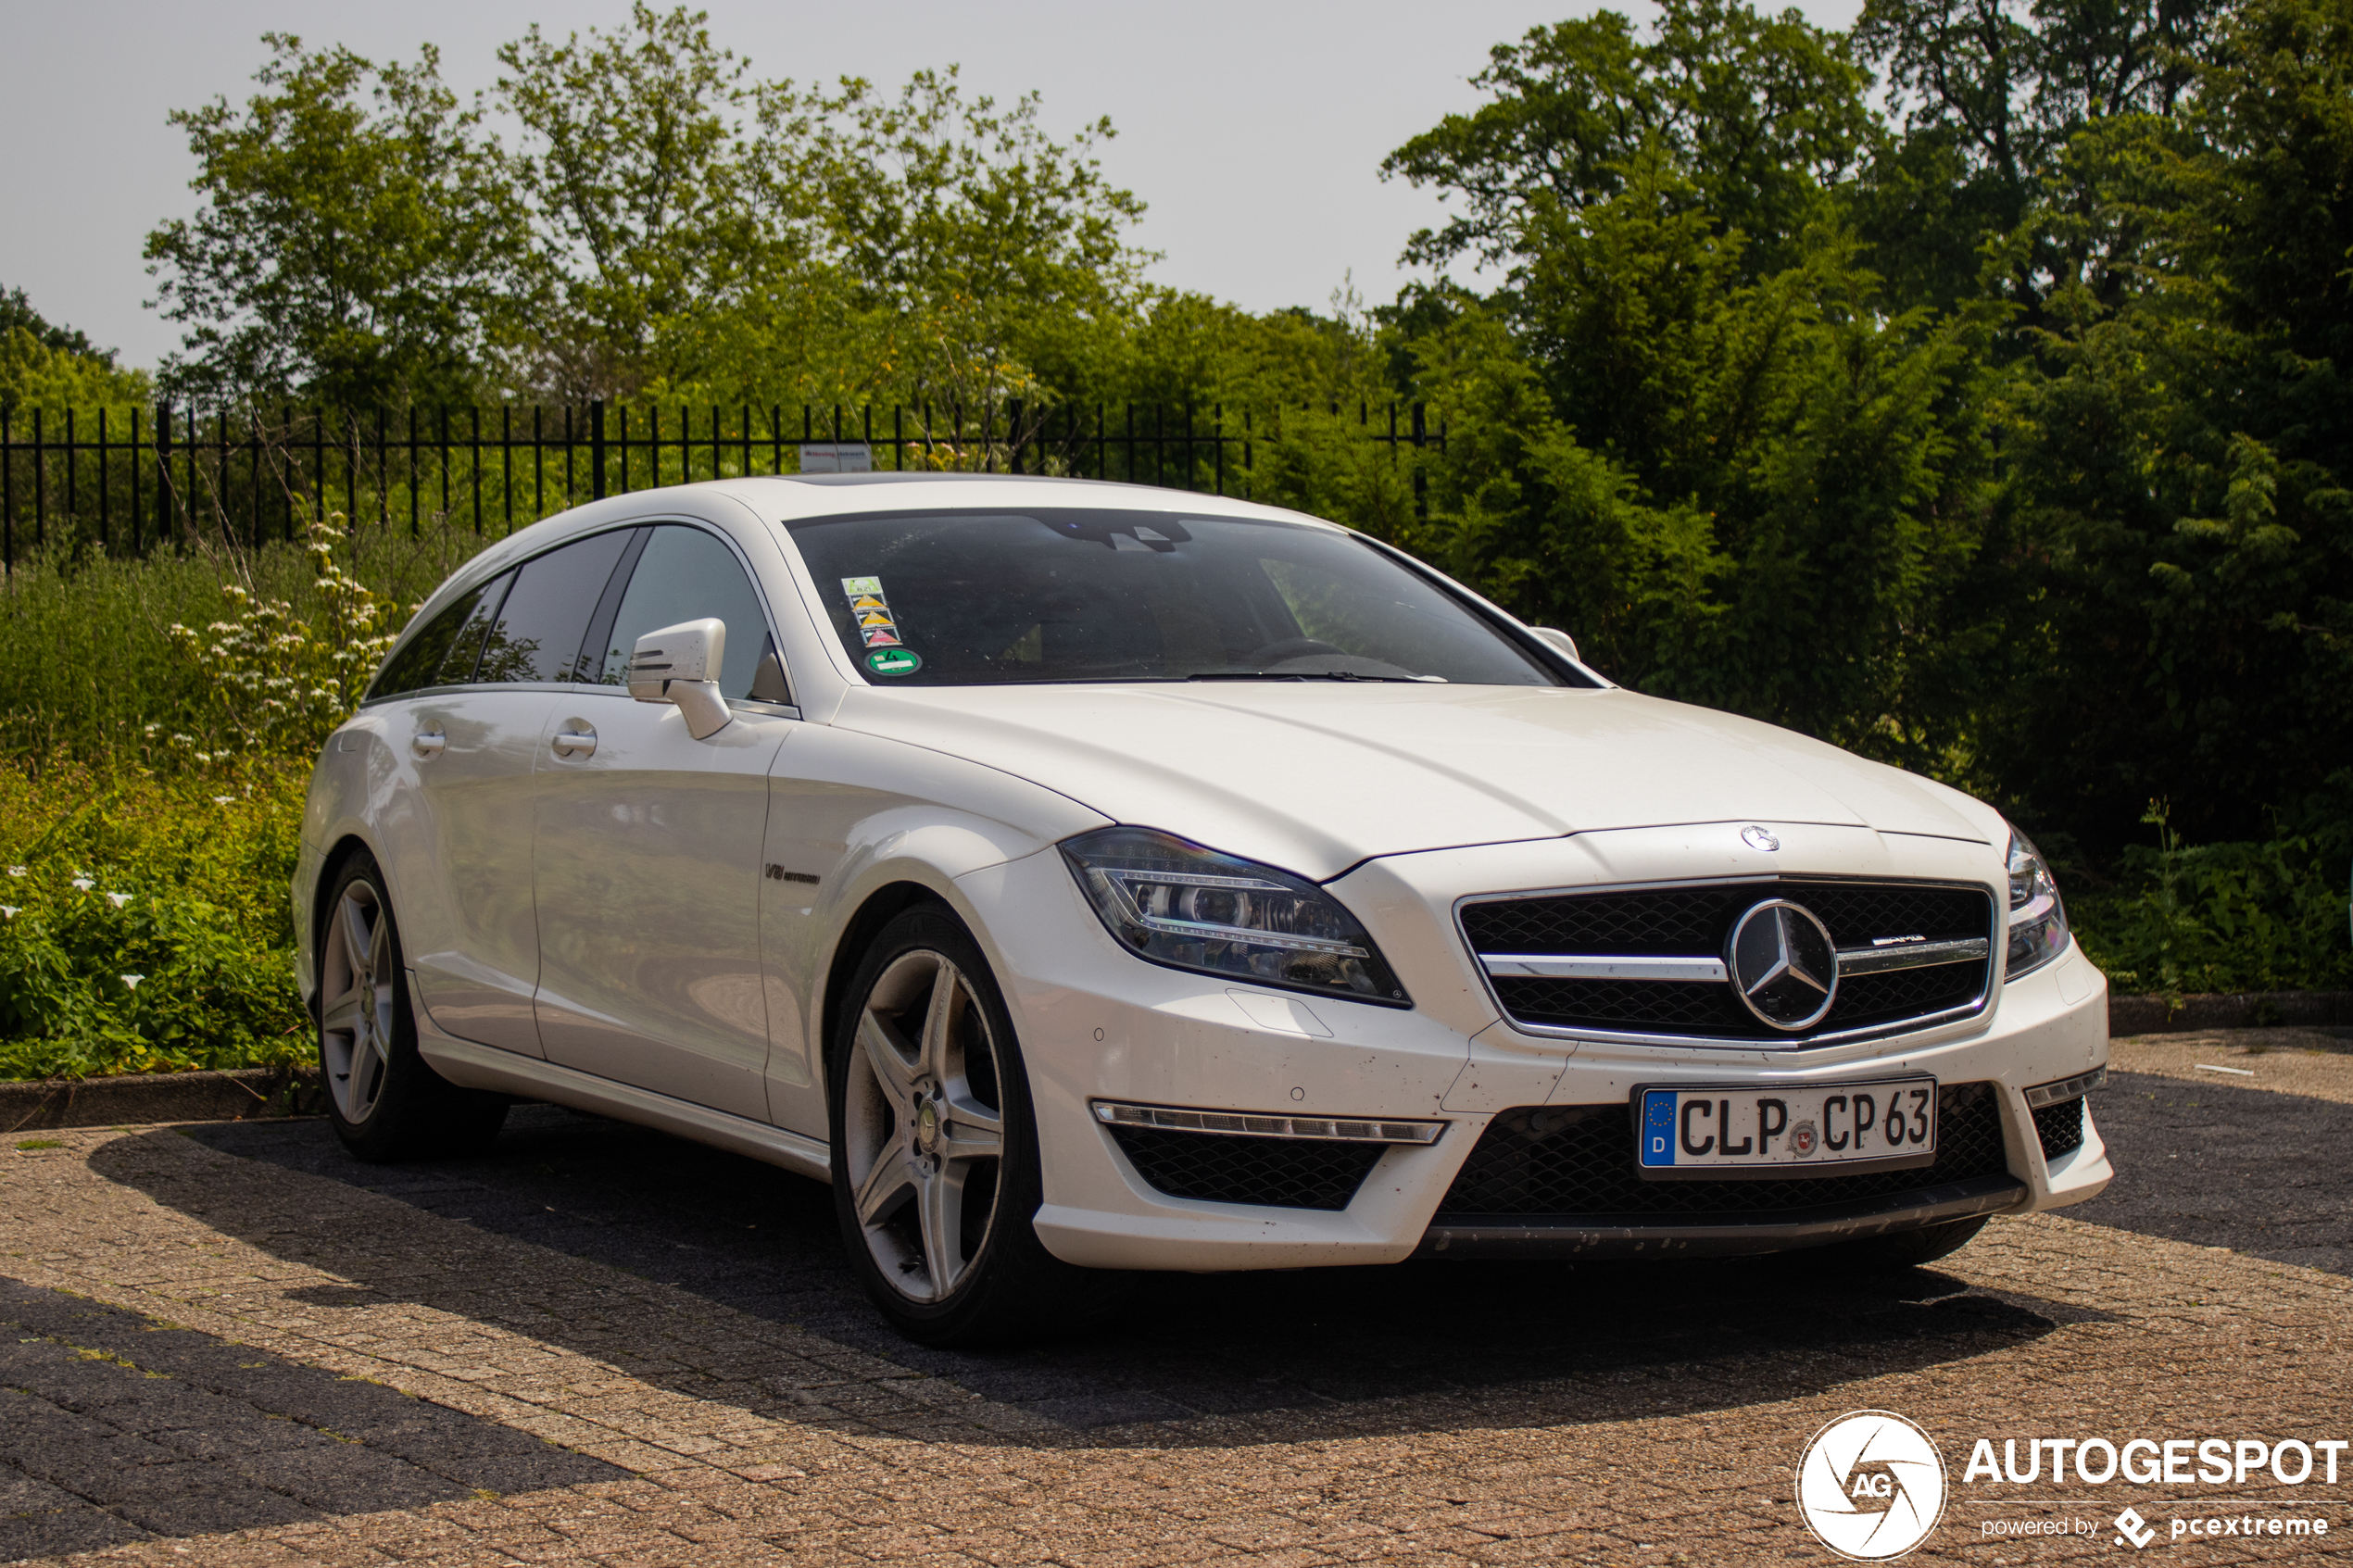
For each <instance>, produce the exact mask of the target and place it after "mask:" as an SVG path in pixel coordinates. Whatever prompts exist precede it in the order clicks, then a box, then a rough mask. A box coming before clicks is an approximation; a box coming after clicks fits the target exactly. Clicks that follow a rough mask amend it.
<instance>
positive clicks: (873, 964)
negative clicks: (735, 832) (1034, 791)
mask: <svg viewBox="0 0 2353 1568" xmlns="http://www.w3.org/2000/svg"><path fill="white" fill-rule="evenodd" d="M842 1001H843V1005H842V1008H841V1010H840V1011H839V1012H837V1013H836V1014H835V1015H834V1023H833V1027H832V1030H831V1037H830V1039H829V1040H828V1042H827V1045H828V1049H827V1051H826V1060H825V1068H826V1072H825V1077H826V1087H827V1099H828V1102H829V1106H828V1109H829V1110H830V1113H831V1118H832V1131H833V1161H834V1173H833V1174H834V1210H835V1213H836V1214H837V1216H838V1218H839V1220H840V1223H841V1234H842V1241H843V1243H844V1245H845V1246H847V1248H849V1260H850V1266H851V1268H852V1269H854V1270H855V1271H856V1272H857V1273H858V1274H859V1276H860V1278H861V1279H862V1280H863V1281H864V1283H865V1286H866V1294H867V1296H868V1297H869V1298H871V1299H872V1300H873V1301H874V1303H875V1306H876V1307H877V1308H879V1309H881V1311H882V1314H883V1316H885V1317H886V1318H887V1319H889V1320H890V1323H891V1326H893V1327H894V1328H896V1329H898V1330H899V1332H900V1333H901V1334H903V1335H905V1336H907V1337H909V1338H910V1339H913V1340H917V1341H919V1342H921V1343H923V1344H926V1345H970V1344H978V1343H986V1342H990V1341H997V1342H1001V1341H1005V1340H1010V1339H1024V1338H1036V1337H1038V1336H1048V1335H1052V1334H1055V1333H1057V1332H1060V1331H1063V1330H1066V1329H1068V1328H1071V1327H1073V1326H1075V1325H1076V1324H1078V1323H1084V1322H1087V1321H1088V1320H1090V1319H1092V1318H1094V1317H1096V1316H1098V1315H1100V1314H1101V1312H1103V1311H1107V1310H1108V1309H1109V1308H1110V1307H1111V1305H1112V1304H1113V1302H1114V1298H1115V1297H1116V1294H1117V1292H1118V1289H1119V1286H1120V1285H1121V1283H1122V1279H1121V1276H1120V1275H1117V1274H1114V1273H1103V1272H1101V1271H1096V1270H1088V1269H1078V1268H1073V1267H1072V1266H1071V1265H1069V1264H1068V1263H1065V1262H1063V1261H1061V1260H1060V1259H1058V1258H1056V1257H1055V1256H1054V1255H1053V1254H1052V1253H1051V1252H1049V1251H1047V1250H1046V1248H1045V1244H1044V1243H1043V1242H1041V1241H1039V1240H1038V1231H1037V1227H1036V1226H1035V1225H1034V1224H1033V1223H1032V1222H1033V1221H1034V1220H1035V1219H1036V1217H1037V1214H1038V1206H1039V1204H1040V1203H1042V1202H1043V1201H1044V1198H1043V1184H1042V1182H1041V1181H1040V1179H1039V1174H1038V1133H1037V1121H1036V1118H1035V1115H1034V1113H1033V1110H1032V1108H1031V1105H1030V1099H1029V1080H1028V1078H1027V1076H1026V1072H1025V1069H1024V1068H1023V1065H1022V1054H1021V1044H1020V1042H1019V1041H1018V1040H1017V1039H1015V1038H1014V1035H1013V1018H1012V1016H1011V1015H1010V1014H1009V1013H1008V1012H1007V1011H1006V1010H1005V1000H1004V997H1003V995H1002V994H1001V993H1000V991H999V990H998V988H997V981H996V977H995V976H994V975H992V974H991V973H990V972H989V969H988V959H987V958H986V957H985V956H983V954H982V953H981V950H980V945H979V944H978V943H976V942H975V941H974V940H973V938H972V934H971V933H970V932H968V931H966V930H965V929H964V926H963V922H960V921H959V920H957V919H956V917H955V916H954V915H953V914H951V913H950V911H949V910H948V909H945V908H943V907H941V906H939V905H937V904H920V905H917V906H916V907H915V908H913V909H908V910H906V911H905V912H904V913H901V914H900V915H899V916H897V917H896V918H895V919H893V920H892V921H891V922H889V923H888V924H887V925H886V926H884V927H883V928H882V930H881V931H880V932H879V933H877V934H876V935H875V938H874V940H873V942H872V944H871V945H870V946H869V947H867V948H866V951H865V954H864V956H863V958H862V961H861V962H860V963H859V965H858V968H857V971H856V972H855V973H854V974H853V975H852V976H851V977H850V980H849V985H848V986H846V987H845V988H844V990H843V992H842ZM1088 1133H1089V1134H1092V1133H1093V1129H1092V1128H1091V1127H1089V1128H1088Z"/></svg>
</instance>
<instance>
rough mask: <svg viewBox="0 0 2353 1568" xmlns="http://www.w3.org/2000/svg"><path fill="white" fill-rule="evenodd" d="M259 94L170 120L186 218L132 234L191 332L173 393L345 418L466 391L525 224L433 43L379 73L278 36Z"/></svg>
mask: <svg viewBox="0 0 2353 1568" xmlns="http://www.w3.org/2000/svg"><path fill="white" fill-rule="evenodd" d="M263 41H264V42H265V43H266V44H268V45H269V46H270V49H271V56H272V57H271V60H270V61H269V62H268V63H267V64H265V65H264V66H263V67H262V68H261V69H260V70H259V71H258V73H257V74H256V76H255V79H254V80H255V81H256V82H258V83H259V84H260V85H261V87H262V89H263V91H261V92H260V93H258V94H255V95H254V96H253V97H252V98H250V99H249V100H247V102H246V103H245V105H244V107H242V108H239V107H232V106H231V105H230V104H229V102H228V101H227V100H226V99H217V100H215V101H214V102H213V103H211V104H209V105H207V106H205V107H201V108H195V109H182V110H175V111H174V112H173V113H172V115H171V116H170V119H171V123H173V124H174V125H177V126H179V127H181V128H182V130H184V131H185V132H187V133H188V145H189V150H190V151H192V152H193V153H194V154H195V157H196V160H197V165H198V169H197V173H196V177H195V180H194V181H193V182H191V188H192V189H194V190H195V191H197V192H199V193H201V194H202V195H203V197H204V206H203V208H202V209H201V210H200V211H199V212H198V213H197V215H196V216H195V217H194V218H190V219H173V220H170V221H168V222H166V223H164V224H163V225H161V226H160V227H159V228H157V229H156V230H155V232H152V233H150V234H149V235H148V236H147V243H146V256H147V259H148V261H149V263H150V266H149V269H148V270H149V271H150V272H151V273H152V274H154V275H156V277H157V302H156V303H157V306H158V307H160V308H161V309H162V311H163V313H164V315H165V316H166V317H167V318H169V319H170V320H174V321H179V322H182V323H183V324H185V325H186V326H187V328H188V334H187V339H186V346H185V349H184V351H183V352H182V354H181V355H179V356H175V357H173V358H171V359H170V360H169V361H167V363H166V365H165V369H164V382H165V385H166V387H167V388H168V389H169V390H171V391H174V392H177V393H180V394H182V395H188V396H194V397H198V398H203V399H206V400H208V401H216V402H217V401H220V400H223V399H228V398H233V397H237V396H243V395H265V396H281V395H288V394H300V395H305V396H307V397H313V398H318V399H321V400H323V401H328V402H333V403H345V404H364V403H370V402H379V401H386V400H399V399H404V398H406V399H420V400H438V399H445V398H456V397H459V396H461V395H463V394H464V393H465V392H466V391H468V390H469V389H470V388H472V386H473V385H474V384H475V378H476V376H477V374H478V370H479V367H480V366H481V364H482V362H483V354H484V347H485V345H486V342H487V340H488V337H489V335H490V333H491V332H492V330H493V327H494V325H495V323H496V321H497V319H498V318H499V317H500V316H501V314H502V312H503V311H504V310H505V309H506V308H507V307H509V306H510V303H511V301H512V299H513V297H514V284H515V279H516V275H517V274H516V269H517V265H518V263H519V262H520V260H521V258H522V248H521V238H520V236H521V234H522V222H521V213H520V210H519V209H518V207H516V205H515V202H514V200H513V197H512V193H511V191H510V188H509V186H508V184H507V182H506V181H505V180H504V179H503V177H502V176H501V173H500V171H499V169H498V168H497V162H496V160H495V159H494V158H492V157H490V156H489V153H488V151H487V149H486V148H485V146H484V144H483V143H482V142H481V140H480V139H479V138H478V137H477V134H476V130H477V125H478V121H479V113H478V111H473V110H464V109H460V108H459V106H458V102H457V99H456V96H455V94H452V93H451V92H450V91H449V89H448V88H447V86H446V85H444V83H443V82H442V81H441V77H440V62H439V56H438V55H437V54H436V53H435V51H434V49H433V48H432V47H431V46H430V45H428V46H427V47H426V48H425V49H424V50H423V52H422V54H421V55H420V56H419V58H418V60H417V63H415V64H414V65H400V64H397V63H395V64H391V65H385V66H381V67H379V66H377V65H374V64H372V63H371V62H370V61H368V60H366V59H363V58H361V57H360V56H358V55H355V54H353V53H351V52H350V51H349V50H347V49H343V48H334V49H330V50H327V51H325V52H323V53H321V52H313V51H310V50H308V49H306V48H305V47H304V46H303V44H302V41H301V40H300V39H298V38H296V37H295V36H294V35H292V34H290V33H269V34H265V35H264V39H263Z"/></svg>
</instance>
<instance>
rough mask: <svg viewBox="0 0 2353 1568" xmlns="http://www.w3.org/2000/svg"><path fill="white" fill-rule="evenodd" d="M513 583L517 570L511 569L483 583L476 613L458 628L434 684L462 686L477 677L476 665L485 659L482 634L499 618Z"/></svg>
mask: <svg viewBox="0 0 2353 1568" xmlns="http://www.w3.org/2000/svg"><path fill="white" fill-rule="evenodd" d="M514 585H515V574H514V573H513V572H511V571H502V572H500V573H499V574H498V575H497V576H496V577H494V578H492V579H491V580H490V581H489V582H487V583H484V584H483V588H482V597H481V598H479V599H477V600H476V601H475V602H474V610H473V613H472V615H469V616H468V617H466V623H465V624H464V625H463V626H460V627H459V628H458V636H457V639H456V640H455V641H454V642H452V643H451V644H450V645H449V652H448V655H447V657H446V658H444V659H442V661H441V668H440V669H439V670H436V671H434V677H433V681H432V683H431V684H434V685H436V686H462V685H464V684H466V683H467V682H469V681H471V680H472V679H473V678H474V667H475V666H476V665H477V664H479V663H481V662H482V644H483V638H484V636H485V635H487V634H488V633H489V631H490V627H491V623H492V622H493V621H496V620H497V617H498V607H499V606H500V605H501V604H503V603H504V602H506V597H507V590H508V589H510V588H511V587H513V586H514Z"/></svg>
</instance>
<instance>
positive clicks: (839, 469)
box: [800, 441, 875, 473]
mask: <svg viewBox="0 0 2353 1568" xmlns="http://www.w3.org/2000/svg"><path fill="white" fill-rule="evenodd" d="M800 471H801V472H803V473H872V472H874V471H875V449H874V448H873V447H871V446H869V445H866V444H865V443H864V442H862V441H818V442H812V443H811V444H810V445H806V446H803V447H802V448H801V449H800Z"/></svg>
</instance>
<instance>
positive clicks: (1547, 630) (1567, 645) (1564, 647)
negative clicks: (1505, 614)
mask: <svg viewBox="0 0 2353 1568" xmlns="http://www.w3.org/2000/svg"><path fill="white" fill-rule="evenodd" d="M1529 631H1531V632H1533V633H1536V634H1537V636H1539V637H1541V638H1542V639H1543V640H1544V641H1545V642H1547V643H1550V644H1551V645H1552V646H1554V647H1556V648H1558V649H1560V651H1561V652H1563V653H1565V654H1567V655H1568V657H1569V658H1571V659H1577V639H1576V638H1574V637H1572V636H1570V635H1569V634H1568V633H1566V632H1564V631H1561V630H1560V629H1559V628H1557V627H1554V626H1530V627H1529ZM1578 662H1579V663H1580V664H1582V663H1583V662H1584V660H1583V659H1578Z"/></svg>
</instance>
